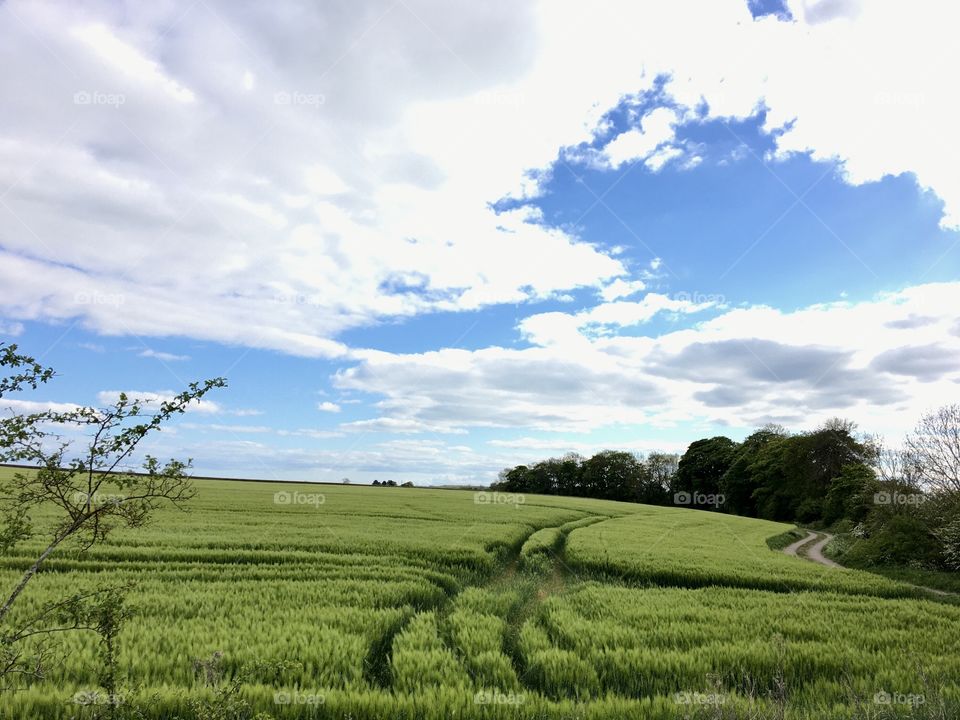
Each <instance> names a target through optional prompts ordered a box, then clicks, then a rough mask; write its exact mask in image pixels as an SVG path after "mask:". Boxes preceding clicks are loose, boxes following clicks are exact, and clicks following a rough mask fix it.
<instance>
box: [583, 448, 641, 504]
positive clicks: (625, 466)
mask: <svg viewBox="0 0 960 720" xmlns="http://www.w3.org/2000/svg"><path fill="white" fill-rule="evenodd" d="M642 472H643V466H642V464H641V463H640V461H639V460H638V458H637V456H636V455H634V454H633V453H628V452H623V451H619V450H604V451H603V452H599V453H597V454H596V455H594V456H593V457H592V458H590V459H589V460H587V461H586V462H585V463H584V464H583V485H584V487H585V488H586V489H587V491H588V495H589V497H595V498H606V499H607V500H629V499H631V496H634V495H635V494H636V488H637V486H638V484H639V482H640V476H641V473H642Z"/></svg>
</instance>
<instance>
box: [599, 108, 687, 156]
mask: <svg viewBox="0 0 960 720" xmlns="http://www.w3.org/2000/svg"><path fill="white" fill-rule="evenodd" d="M677 119H678V118H677V115H676V113H675V112H674V111H673V110H670V109H669V108H662V107H661V108H656V109H655V110H653V111H651V112H650V113H648V114H647V115H645V116H644V117H643V119H642V120H641V121H640V123H641V127H639V128H634V129H632V130H627V131H626V132H624V133H621V134H620V135H617V136H616V137H615V138H614V139H613V140H611V141H610V142H609V143H607V145H606V146H605V147H604V148H603V152H604V154H605V155H606V157H607V159H608V161H609V163H610V165H611V166H612V167H613V168H619V167H620V166H621V165H623V164H625V163H629V162H634V161H636V160H640V159H643V158H647V157H650V156H651V155H653V153H654V152H655V151H656V150H657V148H658V147H660V146H661V145H662V144H664V143H666V142H667V141H669V140H671V139H672V138H673V136H674V127H673V126H674V125H675V124H676V122H677ZM648 164H649V161H648ZM661 164H662V163H661ZM651 169H654V168H651ZM656 169H659V166H658V167H657V168H656Z"/></svg>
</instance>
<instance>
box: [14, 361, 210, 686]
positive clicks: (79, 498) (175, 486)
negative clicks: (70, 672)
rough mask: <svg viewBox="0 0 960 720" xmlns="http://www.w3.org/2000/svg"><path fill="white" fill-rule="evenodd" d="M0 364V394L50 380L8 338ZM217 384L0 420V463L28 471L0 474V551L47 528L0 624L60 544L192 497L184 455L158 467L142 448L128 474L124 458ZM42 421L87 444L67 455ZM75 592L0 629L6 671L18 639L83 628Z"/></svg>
mask: <svg viewBox="0 0 960 720" xmlns="http://www.w3.org/2000/svg"><path fill="white" fill-rule="evenodd" d="M0 366H3V367H5V368H9V370H8V371H7V372H9V373H10V374H8V375H7V377H6V378H4V379H2V380H0V397H2V396H3V394H5V393H8V392H14V391H19V390H21V389H23V388H25V387H27V386H29V387H33V388H35V387H37V385H38V384H39V383H43V382H47V381H48V380H49V379H50V378H52V377H53V371H52V370H51V369H49V368H42V367H40V365H39V364H38V363H37V362H36V361H35V360H34V359H33V358H31V357H29V356H25V355H20V354H18V353H17V347H16V345H10V346H6V347H3V348H2V350H0ZM225 385H226V381H225V380H224V379H223V378H215V379H213V380H207V381H205V382H203V383H191V384H190V386H189V387H188V389H187V390H185V391H183V392H182V393H180V394H179V395H176V396H175V397H173V398H171V399H168V400H164V401H162V402H160V403H159V404H158V405H156V406H155V407H154V408H153V409H151V408H150V407H148V405H147V404H146V403H144V402H142V401H140V400H136V399H130V398H128V397H127V396H126V395H125V394H123V393H121V395H120V397H119V398H118V400H117V401H116V403H115V404H114V405H113V406H112V407H109V408H105V409H94V408H90V407H80V408H77V409H75V410H71V411H67V412H60V411H49V410H48V411H43V412H39V413H32V414H23V415H13V416H12V417H8V418H4V419H3V420H2V422H0V462H22V463H27V464H30V465H33V466H35V467H36V468H37V469H36V470H35V471H23V472H17V473H15V474H14V475H13V476H12V477H11V478H10V479H8V480H4V481H0V550H2V551H3V552H4V553H9V552H10V551H11V550H12V549H13V548H14V547H15V546H16V545H17V544H19V543H20V542H21V541H23V540H26V539H27V538H30V537H33V536H35V535H39V534H41V533H42V534H45V535H46V540H45V544H44V546H43V547H44V549H43V550H42V551H41V552H40V553H39V555H37V556H36V557H35V558H34V559H33V561H32V562H31V563H30V564H29V566H28V567H27V569H26V570H25V571H24V573H23V575H22V576H21V577H20V579H19V581H18V582H17V583H16V585H15V586H14V587H13V588H12V590H11V591H10V592H9V594H8V595H7V596H6V599H5V600H4V601H3V604H2V605H0V626H2V625H3V624H4V623H5V621H7V620H8V615H9V613H10V611H11V608H12V607H13V606H14V603H15V602H16V601H17V599H18V598H19V597H20V595H21V593H23V591H24V590H25V589H26V587H27V585H28V584H29V583H30V581H31V580H32V579H33V578H34V577H35V575H36V573H37V571H38V570H39V569H40V568H41V566H42V565H43V563H44V562H45V561H46V560H47V559H48V558H49V557H50V555H51V554H53V552H54V551H55V550H57V548H59V547H61V546H63V545H64V544H65V543H67V542H68V541H69V542H72V543H75V544H76V546H77V549H78V550H79V551H80V552H83V551H85V550H87V549H89V548H90V547H92V546H93V545H95V544H98V543H102V542H103V541H104V540H106V538H107V537H108V535H109V533H110V532H111V530H113V529H114V528H115V527H116V526H117V525H126V526H127V527H133V528H136V527H141V526H143V525H144V524H145V523H146V522H147V521H148V520H149V519H150V517H151V515H152V514H153V511H154V510H156V509H157V508H158V507H159V506H160V505H162V504H171V505H173V506H175V507H182V505H183V503H184V502H185V501H187V500H189V499H190V498H191V497H193V495H194V490H193V488H192V486H191V484H190V479H189V477H188V475H187V470H188V469H189V467H190V462H189V461H187V462H181V461H179V460H170V461H168V462H166V463H164V464H161V463H160V461H158V460H157V459H156V458H154V457H151V456H149V455H147V456H145V460H144V462H143V472H141V473H133V472H130V471H129V470H128V464H129V463H130V462H131V461H132V459H133V457H134V455H135V452H136V450H137V448H138V446H139V444H140V443H141V441H143V439H144V438H146V437H147V436H149V435H150V434H151V433H153V432H154V431H156V430H158V429H160V427H161V425H163V423H164V422H166V421H167V420H169V419H170V418H171V417H172V416H174V415H177V414H180V413H183V412H185V411H186V409H187V408H188V407H189V406H190V404H191V403H194V402H199V401H200V399H201V398H203V396H204V395H206V394H207V393H208V392H209V391H210V390H212V389H214V388H221V387H224V386H225ZM50 427H60V428H68V429H79V430H81V431H84V430H85V431H87V432H88V434H89V435H90V441H89V443H88V445H87V446H86V447H85V448H84V449H83V450H82V451H80V452H78V453H76V454H73V453H72V452H71V447H72V446H71V443H70V442H69V441H64V440H63V439H62V438H61V437H60V436H58V435H56V434H54V433H53V432H52V431H51V430H50V429H49V428H50ZM108 491H109V492H108ZM41 508H43V509H44V510H45V516H46V517H45V524H44V527H43V528H42V529H39V528H36V527H34V524H33V521H32V515H33V513H34V512H35V511H38V510H40V509H41ZM51 510H52V512H50V511H51ZM51 517H52V519H51ZM112 590H113V589H111V591H112ZM95 595H96V593H95ZM80 599H89V597H86V598H84V596H81V595H74V596H72V597H71V598H68V599H67V600H64V601H60V602H57V603H52V604H51V605H49V606H47V607H45V608H43V609H41V611H40V613H39V614H37V615H35V616H34V617H33V618H32V619H30V620H28V621H27V623H26V626H25V627H26V628H27V630H24V627H23V626H22V627H21V628H20V629H12V630H10V629H7V630H3V632H2V638H3V655H4V657H3V658H2V660H4V661H6V662H7V663H8V664H5V665H4V667H6V668H7V673H8V674H16V673H18V672H23V671H24V665H23V663H21V662H20V659H21V657H20V653H19V652H18V651H17V650H16V649H14V647H13V646H14V645H15V644H16V643H17V642H19V641H20V640H23V639H25V638H26V637H28V636H31V637H32V636H36V635H41V634H45V633H46V634H52V633H55V632H62V631H65V630H69V629H91V628H89V626H87V625H84V624H83V622H82V619H80V615H79V608H78V607H77V603H78V602H79V601H80ZM68 611H69V612H68ZM64 617H67V618H68V620H69V621H68V622H67V623H66V624H65V625H64V624H61V625H59V626H56V627H52V626H49V625H48V624H47V623H48V622H49V621H52V620H57V619H62V618H64ZM92 629H97V628H96V627H94V628H92ZM0 674H3V668H2V667H0Z"/></svg>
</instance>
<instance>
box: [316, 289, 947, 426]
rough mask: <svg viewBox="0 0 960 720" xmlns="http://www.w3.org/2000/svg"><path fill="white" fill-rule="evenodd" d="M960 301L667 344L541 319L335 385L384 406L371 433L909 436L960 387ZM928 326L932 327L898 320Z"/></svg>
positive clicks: (753, 310) (920, 297) (840, 314)
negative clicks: (509, 339) (853, 427)
mask: <svg viewBox="0 0 960 720" xmlns="http://www.w3.org/2000/svg"><path fill="white" fill-rule="evenodd" d="M958 296H960V284H958V283H938V284H929V285H922V286H916V287H912V288H907V289H905V290H903V291H901V292H897V293H890V294H884V295H880V296H878V297H877V298H875V299H873V300H871V301H864V302H858V303H852V302H842V303H830V304H818V305H812V306H809V307H805V308H800V309H798V310H796V311H793V312H783V311H779V310H775V309H772V308H768V307H764V306H756V307H750V308H738V309H735V310H726V311H724V312H722V313H721V314H719V315H717V316H716V317H714V318H712V319H710V320H707V321H705V322H702V323H700V324H698V325H696V326H694V327H692V328H687V329H683V330H677V331H675V332H669V333H666V334H663V335H660V336H656V337H652V336H625V335H615V336H604V335H599V336H597V335H591V334H590V333H588V332H587V330H586V328H584V327H583V324H582V323H581V322H580V320H579V319H578V316H576V315H567V314H564V313H550V314H541V315H537V316H533V318H532V319H531V321H532V322H531V323H526V322H524V323H521V328H525V329H526V330H527V331H528V332H527V338H528V340H531V341H533V342H535V343H537V345H536V346H534V347H531V348H527V349H523V350H514V349H506V348H498V347H490V348H483V349H480V350H475V351H467V350H441V351H437V352H429V353H421V354H391V353H384V352H369V353H364V354H362V360H361V362H360V363H359V364H358V365H355V366H353V367H351V368H349V369H347V370H344V371H341V372H340V373H338V374H337V376H336V377H335V379H334V381H335V384H337V385H338V386H340V387H342V388H344V389H349V390H360V391H363V392H369V393H376V394H378V395H381V396H382V397H383V400H381V401H380V403H379V404H378V407H379V408H380V410H381V416H380V417H378V418H374V419H371V420H368V421H363V422H364V427H367V428H369V429H386V428H391V427H404V428H406V429H407V430H408V431H410V432H417V431H420V432H424V431H435V429H436V428H439V427H444V428H447V429H456V428H469V427H477V426H483V427H508V428H517V427H524V428H531V429H536V430H539V431H571V430H573V431H589V430H595V429H597V428H603V427H610V426H615V425H635V424H653V425H655V426H660V427H670V426H672V425H674V424H676V423H678V422H712V423H719V424H725V425H730V426H736V427H742V428H748V427H750V426H753V425H759V424H763V423H764V422H768V421H776V422H784V423H786V424H789V425H792V426H795V427H797V428H798V429H799V428H803V427H808V426H811V425H814V424H816V423H817V422H820V421H823V420H826V419H827V418H829V417H831V416H833V415H837V414H839V415H844V416H847V417H850V418H852V419H854V420H858V421H861V422H862V424H864V425H865V426H868V427H871V428H874V429H877V430H883V431H888V432H890V433H893V434H897V433H900V432H903V431H905V430H906V429H907V428H909V427H910V426H911V425H912V424H913V423H914V422H915V420H916V417H917V416H918V415H919V414H920V412H922V411H923V410H925V409H926V408H928V407H930V406H933V405H936V404H937V403H939V402H941V401H942V399H943V397H948V396H950V394H951V393H952V392H954V387H955V382H956V380H957V379H960V341H958V340H957V339H956V338H954V337H951V336H949V335H948V330H949V329H950V328H951V327H952V326H953V324H954V323H955V317H954V312H953V310H952V308H953V307H954V305H955V303H952V302H950V301H949V300H948V299H949V298H954V299H955V298H956V297H958ZM598 307H603V305H600V306H598ZM585 312H586V316H589V315H590V312H591V311H585ZM918 315H922V316H924V317H926V318H928V319H929V321H928V322H924V323H921V324H915V323H906V324H905V323H903V322H899V321H905V320H908V319H909V318H911V317H912V316H918ZM531 327H534V328H535V329H534V330H533V331H530V329H531ZM945 338H950V339H945Z"/></svg>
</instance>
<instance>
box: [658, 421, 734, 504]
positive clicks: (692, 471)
mask: <svg viewBox="0 0 960 720" xmlns="http://www.w3.org/2000/svg"><path fill="white" fill-rule="evenodd" d="M736 450H737V443H735V442H734V441H733V440H731V439H730V438H728V437H724V436H723V435H718V436H717V437H712V438H708V439H705V440H696V441H695V442H692V443H690V447H688V448H687V451H686V452H685V453H684V454H683V455H682V456H681V457H680V460H679V462H678V463H677V472H676V475H675V476H674V484H673V488H672V490H673V492H689V493H703V494H710V495H715V494H717V493H719V492H720V481H721V479H722V478H723V475H724V473H726V472H727V470H728V469H729V467H730V465H731V463H732V462H733V460H734V457H735V455H736Z"/></svg>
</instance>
